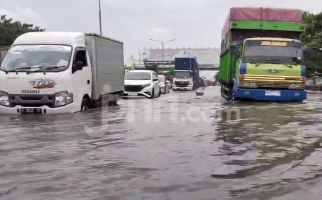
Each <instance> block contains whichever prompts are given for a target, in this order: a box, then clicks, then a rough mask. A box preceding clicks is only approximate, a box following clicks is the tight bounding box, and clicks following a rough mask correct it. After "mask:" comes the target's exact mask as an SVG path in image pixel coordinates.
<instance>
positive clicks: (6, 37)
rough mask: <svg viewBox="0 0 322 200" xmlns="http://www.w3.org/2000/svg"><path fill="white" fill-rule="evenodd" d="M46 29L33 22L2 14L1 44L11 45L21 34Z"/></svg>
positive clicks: (0, 25)
mask: <svg viewBox="0 0 322 200" xmlns="http://www.w3.org/2000/svg"><path fill="white" fill-rule="evenodd" d="M37 31H44V29H41V28H39V27H38V26H36V27H34V25H33V24H26V23H22V22H20V21H13V19H12V18H7V16H6V15H1V16H0V46H10V45H11V44H12V43H13V41H14V40H15V39H16V38H17V37H18V36H19V35H21V34H23V33H27V32H37Z"/></svg>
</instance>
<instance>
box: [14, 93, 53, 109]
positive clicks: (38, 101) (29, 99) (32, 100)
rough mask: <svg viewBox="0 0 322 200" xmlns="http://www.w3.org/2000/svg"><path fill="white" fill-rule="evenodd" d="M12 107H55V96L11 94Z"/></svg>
mask: <svg viewBox="0 0 322 200" xmlns="http://www.w3.org/2000/svg"><path fill="white" fill-rule="evenodd" d="M9 103H10V105H11V106H16V105H19V106H23V107H41V106H48V107H51V108H53V107H55V95H34V94H9Z"/></svg>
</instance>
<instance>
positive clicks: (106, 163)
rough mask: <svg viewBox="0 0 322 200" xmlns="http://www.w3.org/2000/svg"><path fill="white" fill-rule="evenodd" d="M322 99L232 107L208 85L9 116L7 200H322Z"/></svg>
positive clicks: (0, 149) (3, 170) (1, 192)
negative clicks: (62, 111) (200, 90)
mask: <svg viewBox="0 0 322 200" xmlns="http://www.w3.org/2000/svg"><path fill="white" fill-rule="evenodd" d="M321 102H322V95H321V94H318V93H316V94H314V93H312V94H310V95H309V99H308V100H307V101H306V102H305V103H303V104H302V103H292V104H278V103H254V102H253V103H246V102H234V103H226V102H225V101H223V100H222V99H221V98H220V94H219V88H218V87H209V88H207V89H206V90H205V95H204V96H201V97H197V96H196V95H195V92H172V93H170V94H168V95H164V96H162V97H160V98H158V99H155V100H151V99H144V98H143V99H142V98H134V99H126V100H121V101H120V102H119V106H117V107H105V108H103V109H97V110H92V111H90V112H88V113H85V114H83V113H78V114H74V115H56V116H53V115H51V116H50V115H48V116H1V117H0V120H1V125H0V127H1V129H0V132H1V134H0V199H1V200H16V199H18V200H20V199H24V200H44V199H46V200H60V199H64V200H75V199H80V200H88V199H90V200H92V199H95V200H96V199H97V200H106V199H107V200H110V199H111V200H114V199H115V200H117V199H120V200H143V199H144V200H159V199H161V200H163V199H164V200H174V199H175V200H197V199H198V200H214V199H220V200H222V199H304V198H305V199H310V200H312V199H321V195H322V191H321V190H320V185H321V184H322V177H321V175H322V148H321V139H322V103H321Z"/></svg>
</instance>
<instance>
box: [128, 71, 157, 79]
mask: <svg viewBox="0 0 322 200" xmlns="http://www.w3.org/2000/svg"><path fill="white" fill-rule="evenodd" d="M125 80H151V74H150V73H145V72H127V73H126V74H125Z"/></svg>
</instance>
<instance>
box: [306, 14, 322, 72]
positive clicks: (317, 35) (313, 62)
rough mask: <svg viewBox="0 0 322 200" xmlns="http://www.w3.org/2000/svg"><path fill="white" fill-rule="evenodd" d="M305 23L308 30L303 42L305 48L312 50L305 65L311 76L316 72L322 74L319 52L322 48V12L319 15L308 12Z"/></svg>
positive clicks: (321, 58)
mask: <svg viewBox="0 0 322 200" xmlns="http://www.w3.org/2000/svg"><path fill="white" fill-rule="evenodd" d="M304 23H305V26H306V28H305V32H304V33H303V34H302V37H301V40H302V43H303V45H304V47H305V48H310V52H311V53H309V54H308V55H307V56H306V57H305V61H304V64H305V65H306V66H307V68H308V72H309V74H312V73H314V72H315V71H319V72H322V56H321V55H322V54H321V52H319V49H321V48H322V12H321V13H319V14H312V13H309V12H306V13H305V14H304ZM314 51H315V52H314ZM312 52H313V53H312Z"/></svg>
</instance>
